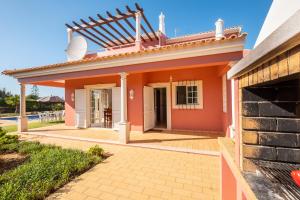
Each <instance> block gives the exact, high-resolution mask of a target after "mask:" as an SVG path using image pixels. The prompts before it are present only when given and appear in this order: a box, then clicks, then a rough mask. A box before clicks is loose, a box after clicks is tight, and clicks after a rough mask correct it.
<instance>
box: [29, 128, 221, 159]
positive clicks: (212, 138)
mask: <svg viewBox="0 0 300 200" xmlns="http://www.w3.org/2000/svg"><path fill="white" fill-rule="evenodd" d="M26 134H28V135H31V136H33V137H35V136H37V137H38V136H45V137H50V138H61V139H68V140H73V141H87V142H97V143H104V144H120V143H119V133H118V132H117V131H113V130H109V129H106V130H104V129H99V128H87V129H77V128H75V127H70V126H66V125H64V124H58V125H53V126H48V127H43V128H36V129H31V130H30V132H27V133H26ZM129 135H130V137H129V141H128V145H132V146H137V147H145V148H158V149H164V150H172V151H182V152H190V153H201V154H209V155H216V154H217V152H218V151H219V145H218V137H220V136H221V133H220V134H219V135H216V134H215V133H208V132H191V131H158V130H152V131H149V132H147V133H140V132H136V131H131V132H130V133H129Z"/></svg>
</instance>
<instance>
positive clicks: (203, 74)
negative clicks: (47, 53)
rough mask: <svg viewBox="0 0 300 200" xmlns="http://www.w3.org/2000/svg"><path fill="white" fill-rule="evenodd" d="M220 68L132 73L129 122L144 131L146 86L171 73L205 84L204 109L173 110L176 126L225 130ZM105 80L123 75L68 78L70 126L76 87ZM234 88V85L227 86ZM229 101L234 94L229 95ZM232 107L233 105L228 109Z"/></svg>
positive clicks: (166, 79)
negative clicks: (144, 90) (144, 92)
mask: <svg viewBox="0 0 300 200" xmlns="http://www.w3.org/2000/svg"><path fill="white" fill-rule="evenodd" d="M220 67H221V68H223V67H222V66H214V67H200V68H190V69H181V70H166V71H159V72H148V73H136V74H134V73H133V74H129V75H128V77H127V90H128V92H129V91H130V90H131V89H133V90H134V93H135V94H134V99H133V100H131V99H129V97H128V100H127V102H128V108H127V110H128V111H127V113H128V121H129V122H130V124H131V130H136V131H143V120H144V115H143V87H144V85H147V84H150V83H160V82H169V80H170V76H172V79H173V81H174V82H175V81H186V80H202V83H203V109H194V110H188V109H172V111H171V113H172V114H171V119H172V122H171V123H172V129H176V130H177V129H178V130H193V131H212V132H218V133H220V132H222V133H225V132H226V129H227V126H225V124H226V125H227V124H228V122H229V121H230V122H231V119H229V118H230V117H231V115H228V117H229V118H227V114H226V116H224V113H223V111H222V76H221V75H220V73H219V71H220ZM101 83H102V84H103V83H117V85H119V77H118V76H117V75H116V76H107V77H97V78H85V79H72V80H66V83H65V95H66V96H65V99H66V125H71V126H73V125H74V123H75V121H74V102H72V101H71V95H72V93H74V91H75V89H81V88H84V85H93V84H101ZM229 85H230V84H229ZM227 89H228V90H229V91H230V88H229V87H228V88H227ZM228 104H230V97H229V95H228ZM228 110H230V108H228Z"/></svg>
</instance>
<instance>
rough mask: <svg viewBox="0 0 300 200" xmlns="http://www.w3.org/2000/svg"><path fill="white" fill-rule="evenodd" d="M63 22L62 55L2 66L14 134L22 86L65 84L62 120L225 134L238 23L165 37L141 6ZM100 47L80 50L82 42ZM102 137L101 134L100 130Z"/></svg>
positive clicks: (238, 55) (125, 135) (241, 39)
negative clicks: (14, 84)
mask: <svg viewBox="0 0 300 200" xmlns="http://www.w3.org/2000/svg"><path fill="white" fill-rule="evenodd" d="M107 15H108V17H107V18H105V17H103V16H101V15H97V18H95V17H94V18H92V17H89V20H83V19H81V20H80V22H73V24H72V25H69V24H66V26H67V36H68V42H69V47H68V49H67V54H68V60H67V61H66V62H62V63H56V64H50V65H45V66H38V67H30V68H24V69H15V70H6V71H4V72H3V73H4V74H6V75H9V76H12V77H14V78H16V79H17V80H18V82H19V83H20V94H21V95H20V99H21V109H20V110H21V112H20V118H19V123H18V125H19V131H21V132H23V131H27V119H26V115H25V113H26V105H25V87H26V85H27V84H33V85H43V86H52V87H61V88H64V89H65V125H66V126H73V127H77V128H88V127H100V128H104V129H111V130H118V131H119V140H120V142H121V143H127V142H128V140H129V132H130V131H138V132H146V131H148V130H151V129H160V130H182V131H196V132H210V133H212V134H216V135H223V136H224V135H227V136H229V135H230V132H231V131H232V130H230V127H231V125H232V124H233V123H234V122H233V120H232V96H231V94H232V91H231V88H232V84H233V83H234V82H231V81H230V80H227V78H226V73H227V71H228V70H230V68H231V66H232V65H233V64H235V63H237V62H238V61H239V60H240V59H242V58H243V57H244V53H245V51H244V43H245V38H246V34H245V33H243V32H242V29H241V27H232V28H224V22H223V20H221V19H219V20H217V21H216V23H215V30H212V31H208V32H202V33H196V34H191V35H185V36H179V37H169V36H168V35H166V31H165V21H164V19H165V16H164V15H163V14H161V15H160V16H159V30H157V31H155V30H154V29H153V27H152V25H151V24H150V23H149V21H148V20H147V18H146V16H145V12H144V10H143V8H141V7H140V6H139V5H138V4H136V8H135V9H132V8H129V7H127V9H126V12H122V11H120V10H119V9H117V15H115V16H114V15H112V14H111V13H109V12H107ZM86 40H87V41H88V42H91V43H93V45H97V46H99V47H100V48H99V51H96V52H89V51H86V47H87V42H86ZM99 134H101V132H99Z"/></svg>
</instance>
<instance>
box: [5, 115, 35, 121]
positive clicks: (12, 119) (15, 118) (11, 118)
mask: <svg viewBox="0 0 300 200" xmlns="http://www.w3.org/2000/svg"><path fill="white" fill-rule="evenodd" d="M27 118H28V120H29V121H32V120H37V119H39V115H27ZM0 120H8V121H18V117H17V116H16V117H1V118H0Z"/></svg>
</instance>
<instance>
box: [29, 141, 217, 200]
mask: <svg viewBox="0 0 300 200" xmlns="http://www.w3.org/2000/svg"><path fill="white" fill-rule="evenodd" d="M24 137H25V138H26V139H30V140H39V141H40V142H42V143H51V144H56V145H61V146H64V147H68V148H80V149H83V150H86V149H87V148H89V147H90V146H93V145H95V144H94V143H89V142H83V141H71V140H65V139H57V138H47V137H41V136H24ZM24 137H23V138H24ZM101 146H102V147H103V148H104V149H105V150H106V151H107V152H110V153H112V154H113V155H112V156H111V157H109V158H108V159H106V160H105V161H104V162H103V163H100V164H98V165H97V166H95V167H94V168H92V169H91V170H89V171H88V172H86V173H84V174H82V175H81V176H79V177H78V178H76V179H75V180H73V181H72V182H70V183H69V184H67V185H65V186H64V187H63V188H61V189H60V190H58V191H57V192H55V193H54V194H52V195H51V196H50V197H48V199H69V200H76V199H84V200H92V199H109V200H114V199H138V200H141V199H172V200H176V199H205V200H206V199H219V195H220V194H219V184H218V183H219V176H220V174H219V171H220V166H219V164H220V163H219V157H213V156H205V155H197V154H189V153H181V152H172V151H162V150H155V149H145V148H138V147H125V146H118V145H107V144H103V145H101Z"/></svg>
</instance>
